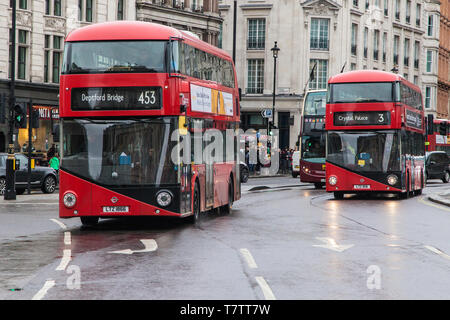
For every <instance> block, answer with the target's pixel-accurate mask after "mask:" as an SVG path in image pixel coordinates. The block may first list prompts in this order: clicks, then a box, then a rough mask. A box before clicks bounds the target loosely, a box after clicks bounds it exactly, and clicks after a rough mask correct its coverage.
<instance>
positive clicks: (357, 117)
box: [333, 111, 391, 126]
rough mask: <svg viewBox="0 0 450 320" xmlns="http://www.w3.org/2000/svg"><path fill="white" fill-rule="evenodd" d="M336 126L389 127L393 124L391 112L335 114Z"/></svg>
mask: <svg viewBox="0 0 450 320" xmlns="http://www.w3.org/2000/svg"><path fill="white" fill-rule="evenodd" d="M333 120H334V125H335V126H388V125H390V124H391V113H390V112H389V111H357V112H335V113H334V119H333Z"/></svg>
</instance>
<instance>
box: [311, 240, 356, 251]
mask: <svg viewBox="0 0 450 320" xmlns="http://www.w3.org/2000/svg"><path fill="white" fill-rule="evenodd" d="M316 239H317V240H319V241H322V242H324V243H325V244H314V245H313V247H321V248H326V249H330V250H333V251H337V252H343V251H345V250H347V249H350V248H351V247H353V246H354V245H353V244H347V245H338V244H337V243H336V240H334V239H333V238H320V237H316Z"/></svg>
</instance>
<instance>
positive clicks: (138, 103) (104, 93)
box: [71, 87, 161, 111]
mask: <svg viewBox="0 0 450 320" xmlns="http://www.w3.org/2000/svg"><path fill="white" fill-rule="evenodd" d="M71 103H72V110H75V111H89V110H151V109H160V108H161V88H159V87H100V88H73V89H72V97H71Z"/></svg>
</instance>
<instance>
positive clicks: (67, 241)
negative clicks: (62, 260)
mask: <svg viewBox="0 0 450 320" xmlns="http://www.w3.org/2000/svg"><path fill="white" fill-rule="evenodd" d="M64 244H65V245H66V246H70V245H71V244H72V238H71V236H70V232H69V231H66V232H64Z"/></svg>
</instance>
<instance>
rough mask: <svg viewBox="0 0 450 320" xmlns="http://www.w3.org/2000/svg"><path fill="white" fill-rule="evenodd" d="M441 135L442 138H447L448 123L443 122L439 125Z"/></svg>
mask: <svg viewBox="0 0 450 320" xmlns="http://www.w3.org/2000/svg"><path fill="white" fill-rule="evenodd" d="M439 134H440V135H441V136H446V135H447V122H445V121H442V122H441V123H440V124H439Z"/></svg>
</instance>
